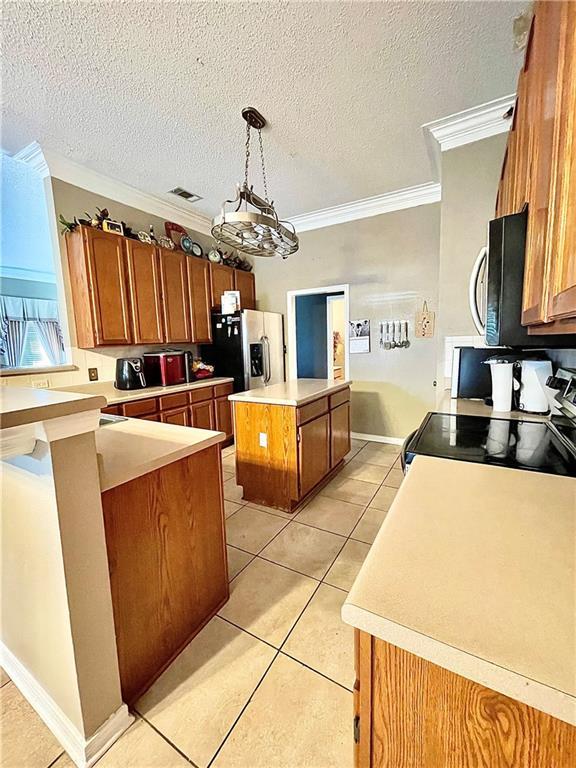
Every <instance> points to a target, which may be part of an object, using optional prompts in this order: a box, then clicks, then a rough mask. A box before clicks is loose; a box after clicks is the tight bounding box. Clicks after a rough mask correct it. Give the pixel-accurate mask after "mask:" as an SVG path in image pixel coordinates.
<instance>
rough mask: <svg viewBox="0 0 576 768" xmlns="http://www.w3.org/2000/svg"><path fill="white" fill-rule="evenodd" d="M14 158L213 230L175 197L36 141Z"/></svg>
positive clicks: (166, 216) (167, 216)
mask: <svg viewBox="0 0 576 768" xmlns="http://www.w3.org/2000/svg"><path fill="white" fill-rule="evenodd" d="M13 158H14V159H15V160H20V162H23V163H26V164H27V165H30V166H31V167H32V168H34V169H35V170H36V171H38V173H40V174H41V175H42V177H43V178H45V177H46V176H53V177H54V178H56V179H61V180H62V181H65V182H66V183H68V184H73V185H74V186H75V187H81V188H82V189H87V190H88V191H90V192H94V193H95V194H97V195H102V196H103V197H107V198H109V199H110V200H115V201H116V202H118V203H122V204H123V205H128V206H130V207H131V208H137V209H138V210H141V211H145V212H146V213H151V214H153V215H154V216H159V217H160V218H164V219H166V220H167V221H176V222H177V223H179V224H181V225H182V226H185V227H190V229H193V230H195V231H196V232H200V233H201V234H204V235H210V233H211V221H210V218H209V217H208V216H205V215H204V214H202V213H199V212H198V211H193V210H190V207H189V206H187V205H184V204H180V203H179V202H177V201H176V200H174V201H172V200H169V199H167V198H166V199H165V198H164V196H162V195H155V194H152V193H151V192H143V191H142V190H140V189H136V187H132V186H130V185H129V184H125V183H124V182H123V181H119V180H118V179H113V178H111V177H110V176H106V175H105V174H103V173H100V172H99V171H95V170H93V169H92V168H88V167H87V166H85V165H81V164H80V163H77V162H75V161H74V160H70V158H68V157H65V156H64V155H61V154H59V153H58V152H53V151H52V150H48V149H45V150H43V149H42V147H41V146H40V144H38V142H37V141H33V142H32V143H31V144H28V146H26V147H24V148H23V149H21V150H20V151H19V152H16V153H15V154H14V155H13Z"/></svg>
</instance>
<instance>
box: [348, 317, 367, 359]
mask: <svg viewBox="0 0 576 768" xmlns="http://www.w3.org/2000/svg"><path fill="white" fill-rule="evenodd" d="M348 336H349V339H350V354H361V353H365V352H370V320H350V321H349V322H348Z"/></svg>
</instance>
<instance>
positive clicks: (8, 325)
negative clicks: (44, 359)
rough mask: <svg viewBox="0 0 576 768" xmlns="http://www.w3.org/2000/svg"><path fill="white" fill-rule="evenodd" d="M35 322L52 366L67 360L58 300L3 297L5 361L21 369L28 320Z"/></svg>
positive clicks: (0, 325) (0, 322)
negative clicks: (65, 358)
mask: <svg viewBox="0 0 576 768" xmlns="http://www.w3.org/2000/svg"><path fill="white" fill-rule="evenodd" d="M29 322H34V323H35V324H36V327H37V328H38V333H39V335H40V338H41V339H42V344H43V346H44V348H45V349H46V354H47V355H48V357H49V358H50V361H51V363H52V365H61V364H62V363H63V362H64V339H63V336H62V328H61V327H60V321H59V319H58V302H56V301H51V300H49V299H25V298H23V297H21V296H0V355H1V357H2V364H3V365H5V366H8V367H10V368H18V367H19V365H20V360H21V356H22V350H23V347H24V340H25V337H26V323H29Z"/></svg>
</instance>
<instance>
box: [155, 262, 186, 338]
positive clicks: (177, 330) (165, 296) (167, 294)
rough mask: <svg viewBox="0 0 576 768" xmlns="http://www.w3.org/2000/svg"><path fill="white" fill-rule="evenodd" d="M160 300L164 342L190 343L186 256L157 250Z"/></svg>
mask: <svg viewBox="0 0 576 768" xmlns="http://www.w3.org/2000/svg"><path fill="white" fill-rule="evenodd" d="M158 250H159V252H160V277H161V282H162V300H163V303H164V341H168V342H183V341H190V310H189V308H188V275H187V271H186V260H187V258H188V257H187V256H186V254H184V253H179V252H178V251H168V250H166V249H165V248H159V249H158Z"/></svg>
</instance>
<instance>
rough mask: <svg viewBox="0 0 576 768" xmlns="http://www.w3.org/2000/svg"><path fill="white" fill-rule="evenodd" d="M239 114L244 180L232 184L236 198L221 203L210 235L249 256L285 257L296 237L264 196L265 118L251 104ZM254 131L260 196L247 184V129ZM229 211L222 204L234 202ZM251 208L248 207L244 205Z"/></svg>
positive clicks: (265, 189)
mask: <svg viewBox="0 0 576 768" xmlns="http://www.w3.org/2000/svg"><path fill="white" fill-rule="evenodd" d="M242 117H243V118H244V120H246V160H245V164H244V181H243V182H242V184H238V185H237V187H236V197H235V198H234V199H233V200H226V201H225V202H224V203H223V204H222V212H221V214H220V216H216V217H215V218H214V219H213V221H212V236H213V237H214V239H215V240H217V241H218V242H219V243H223V244H224V245H227V246H229V247H231V248H235V249H236V250H237V251H241V252H242V253H246V254H248V255H249V256H282V258H283V259H286V258H287V257H288V256H289V255H290V254H291V253H295V252H296V251H297V250H298V246H299V243H298V236H297V235H296V230H295V228H294V226H293V224H291V223H290V222H289V221H280V219H279V218H278V214H277V213H276V210H275V208H274V201H271V200H270V199H269V196H268V182H267V179H266V166H265V164H264V146H263V144H262V128H264V126H265V125H266V120H265V119H264V117H262V115H261V114H260V112H258V110H257V109H254V107H245V108H244V109H243V110H242ZM252 128H254V130H256V131H258V143H259V147H260V161H261V164H262V179H263V181H264V197H263V198H262V197H260V196H259V195H257V194H256V193H255V192H254V187H253V186H249V184H248V170H249V166H250V138H251V135H250V131H251V129H252ZM235 204H236V207H235V208H234V209H233V210H228V211H226V205H235ZM249 206H250V207H251V209H252V210H249V209H248V207H249Z"/></svg>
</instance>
